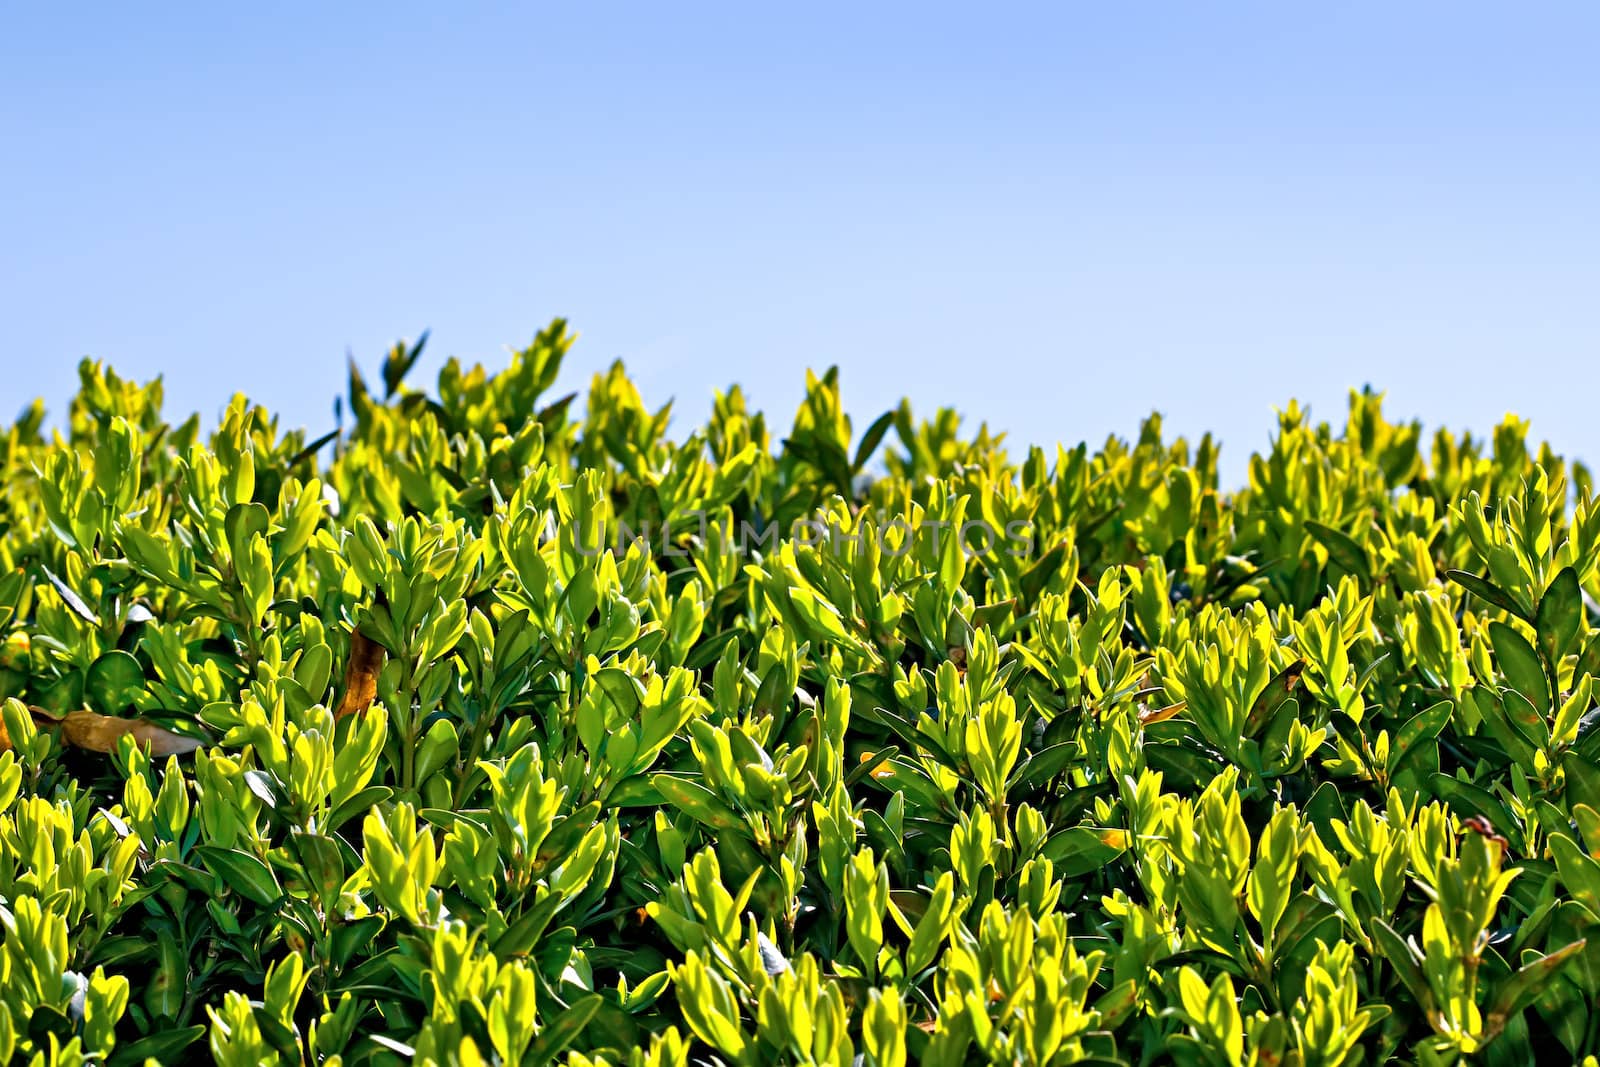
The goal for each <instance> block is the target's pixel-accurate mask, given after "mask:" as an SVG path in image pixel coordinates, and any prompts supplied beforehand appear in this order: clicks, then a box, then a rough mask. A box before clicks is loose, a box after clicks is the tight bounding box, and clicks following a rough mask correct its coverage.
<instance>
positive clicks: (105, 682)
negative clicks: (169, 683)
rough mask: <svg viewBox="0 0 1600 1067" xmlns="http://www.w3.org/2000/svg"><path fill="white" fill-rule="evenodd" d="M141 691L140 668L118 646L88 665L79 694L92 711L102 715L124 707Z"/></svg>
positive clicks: (142, 685) (131, 702)
mask: <svg viewBox="0 0 1600 1067" xmlns="http://www.w3.org/2000/svg"><path fill="white" fill-rule="evenodd" d="M144 691H145V679H144V668H143V667H142V666H140V664H139V661H138V660H136V659H134V658H133V657H132V656H130V655H129V654H128V653H126V652H123V651H122V650H121V649H112V650H111V651H110V652H107V653H105V654H104V655H102V656H101V657H100V658H99V659H97V660H95V661H94V662H93V663H91V664H89V669H88V671H86V672H85V673H84V676H83V695H84V697H85V698H86V699H87V700H88V701H89V703H90V705H91V706H92V707H93V708H94V710H95V711H98V712H101V713H103V714H106V715H115V714H116V713H118V712H120V711H123V710H125V709H127V708H128V707H129V706H130V705H132V704H133V703H135V698H136V697H137V696H139V695H140V694H141V693H143V692H144Z"/></svg>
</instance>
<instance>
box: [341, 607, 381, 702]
mask: <svg viewBox="0 0 1600 1067" xmlns="http://www.w3.org/2000/svg"><path fill="white" fill-rule="evenodd" d="M384 656H385V652H384V650H383V646H382V645H380V644H378V642H376V641H374V640H372V639H371V638H369V637H367V635H366V634H364V633H362V632H361V628H360V627H359V626H358V627H356V628H355V629H354V630H352V631H350V659H349V660H348V661H347V662H346V663H345V665H344V696H343V697H341V698H340V700H339V710H338V711H336V712H334V718H336V719H342V718H344V717H345V716H346V715H359V714H361V713H362V712H364V711H366V710H367V709H368V708H370V707H371V706H372V702H373V700H375V699H377V696H378V672H379V671H381V670H383V661H384Z"/></svg>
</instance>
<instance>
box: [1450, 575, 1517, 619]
mask: <svg viewBox="0 0 1600 1067" xmlns="http://www.w3.org/2000/svg"><path fill="white" fill-rule="evenodd" d="M1444 576H1445V577H1446V578H1448V579H1450V580H1451V581H1452V582H1455V583H1456V584H1457V585H1459V586H1461V587H1462V588H1463V589H1465V590H1466V591H1467V592H1469V593H1471V594H1473V595H1474V596H1476V597H1478V598H1479V599H1480V600H1483V601H1485V602H1487V603H1489V604H1492V605H1494V606H1495V607H1497V608H1499V609H1500V610H1501V611H1504V612H1506V613H1507V614H1508V615H1514V616H1516V617H1517V618H1519V619H1521V620H1522V621H1523V622H1526V623H1530V624H1531V623H1532V622H1533V619H1531V618H1529V616H1528V613H1527V612H1526V611H1524V610H1523V609H1522V608H1521V607H1519V606H1518V604H1517V602H1516V601H1515V600H1513V599H1511V596H1510V595H1509V594H1508V593H1506V592H1505V591H1504V590H1503V589H1501V588H1500V587H1499V586H1498V585H1495V584H1494V583H1493V582H1491V581H1488V580H1487V579H1484V578H1479V577H1478V576H1477V575H1476V574H1472V573H1469V572H1467V571H1445V572H1444Z"/></svg>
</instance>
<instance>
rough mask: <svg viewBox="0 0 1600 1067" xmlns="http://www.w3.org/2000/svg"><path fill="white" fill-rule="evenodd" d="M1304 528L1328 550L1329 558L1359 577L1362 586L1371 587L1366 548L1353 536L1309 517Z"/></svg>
mask: <svg viewBox="0 0 1600 1067" xmlns="http://www.w3.org/2000/svg"><path fill="white" fill-rule="evenodd" d="M1305 528H1306V533H1308V534H1310V535H1311V536H1312V537H1314V538H1316V540H1317V543H1318V544H1320V545H1322V547H1323V548H1325V549H1327V550H1328V558H1329V559H1331V560H1333V562H1335V563H1337V564H1338V565H1339V566H1340V567H1343V568H1344V569H1345V570H1346V571H1348V572H1349V573H1351V574H1353V575H1355V576H1356V577H1357V578H1360V579H1361V585H1362V587H1363V588H1366V589H1370V588H1371V587H1372V568H1371V566H1370V565H1369V564H1368V562H1367V550H1366V549H1364V548H1362V547H1361V546H1360V545H1359V544H1357V543H1356V541H1355V539H1354V538H1353V537H1351V536H1350V535H1349V534H1347V533H1345V532H1343V531H1342V530H1335V529H1334V528H1333V527H1332V526H1324V525H1323V524H1322V523H1320V522H1313V521H1312V520H1310V519H1307V520H1306V522H1305Z"/></svg>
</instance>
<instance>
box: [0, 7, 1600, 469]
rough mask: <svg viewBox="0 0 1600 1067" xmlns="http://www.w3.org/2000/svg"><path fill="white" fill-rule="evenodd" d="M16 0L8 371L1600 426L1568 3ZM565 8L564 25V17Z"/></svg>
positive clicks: (1554, 429)
mask: <svg viewBox="0 0 1600 1067" xmlns="http://www.w3.org/2000/svg"><path fill="white" fill-rule="evenodd" d="M29 6H30V7H32V8H33V10H31V11H29V10H25V9H24V8H23V7H22V6H21V5H18V6H14V7H8V8H7V9H6V10H5V12H4V13H3V14H0V144H3V145H4V148H3V150H0V323H3V332H4V338H3V345H4V349H3V351H4V355H3V356H0V364H3V367H4V374H3V375H0V406H3V407H4V408H5V409H7V415H9V414H10V411H12V410H15V409H16V408H18V407H20V406H21V405H22V404H23V403H24V402H26V401H27V400H28V399H30V398H32V397H33V396H35V395H43V396H45V397H46V398H47V400H49V401H50V402H51V404H52V405H53V406H54V407H55V409H56V410H60V409H61V407H62V406H63V404H64V401H65V398H66V397H67V395H68V394H69V393H70V391H71V389H72V383H73V380H74V374H75V372H74V368H75V366H76V363H77V360H78V359H79V358H80V357H82V356H83V355H86V354H88V355H93V356H95V357H96V358H103V359H106V360H108V361H110V362H111V363H112V364H113V365H114V366H116V367H117V368H118V369H119V370H121V371H123V372H124V373H128V374H135V375H139V376H149V375H153V374H155V373H158V372H165V373H166V375H167V379H168V386H169V396H170V397H171V401H172V404H173V406H174V407H175V408H176V409H180V410H182V411H189V410H196V409H198V410H200V411H202V412H203V413H206V414H207V415H208V416H212V415H214V413H215V412H216V411H217V410H218V408H219V407H220V406H221V405H222V404H223V403H224V402H225V401H226V399H227V397H228V396H229V395H230V394H231V393H233V392H234V391H243V392H245V393H247V394H249V395H250V396H251V397H252V398H254V399H257V400H260V401H263V402H266V403H268V404H270V405H272V406H273V407H275V408H279V409H282V410H283V411H284V412H285V414H286V415H287V416H288V417H289V418H290V419H291V420H293V421H294V422H296V423H308V424H311V425H312V427H313V428H314V429H322V428H324V427H326V426H328V424H329V421H330V416H329V414H328V412H329V407H330V402H331V399H332V397H333V396H334V395H335V394H336V393H338V392H339V391H340V390H341V389H342V388H343V381H344V357H345V352H346V350H347V348H348V349H350V350H352V351H353V352H354V353H355V354H356V355H357V357H358V358H359V359H360V360H361V361H362V362H363V364H364V366H366V367H367V368H369V371H370V370H371V369H373V368H375V367H376V364H377V361H378V359H379V356H380V354H381V352H382V351H383V349H384V348H386V347H387V346H388V344H389V343H391V342H392V341H393V340H395V339H397V338H399V337H402V336H414V335H415V334H417V333H419V332H420V331H421V330H423V329H424V328H431V329H432V331H433V342H432V344H431V345H430V351H431V353H432V355H433V358H432V359H431V360H430V361H428V363H427V364H426V365H425V367H424V368H423V369H424V370H426V371H429V372H431V371H433V370H434V369H435V368H436V367H437V364H438V362H439V361H440V360H442V359H443V358H444V357H445V356H446V355H450V354H455V355H460V356H463V357H467V358H469V359H472V360H482V361H484V362H486V363H488V364H489V365H490V366H494V365H497V364H499V363H501V362H502V361H503V360H504V347H503V346H505V345H508V344H514V343H521V342H525V341H526V340H527V339H528V338H529V337H531V335H532V334H533V333H534V331H535V330H536V329H538V328H539V327H540V326H541V325H543V324H544V323H545V322H546V321H548V320H549V319H550V318H551V317H553V316H556V315H565V316H567V317H568V318H570V319H571V320H572V321H573V323H574V325H575V327H576V328H577V329H578V330H579V332H580V334H581V338H580V340H579V342H578V346H577V348H576V349H575V352H574V357H575V358H574V360H573V362H572V363H571V364H570V365H569V370H568V373H567V376H566V384H567V385H568V387H570V388H580V387H583V386H585V385H586V384H587V381H588V376H589V374H590V373H592V372H593V370H595V369H597V368H600V367H603V366H604V365H606V364H608V363H609V362H610V361H611V360H612V359H614V358H617V357H619V356H620V357H622V358H623V359H625V360H626V361H627V363H628V364H629V366H630V367H631V368H632V370H633V372H634V373H635V375H636V376H637V379H638V381H639V382H640V385H641V388H642V389H643V390H644V392H645V396H646V400H647V401H650V402H654V403H659V402H664V401H665V400H667V399H669V398H672V397H676V399H677V402H678V407H677V410H678V411H679V412H680V417H679V420H678V426H679V429H680V432H681V431H682V429H683V426H684V422H685V420H686V419H690V418H694V419H698V418H699V417H701V416H703V415H704V413H705V411H706V410H707V408H708V404H709V398H710V395H711V391H712V390H713V389H714V388H717V387H722V386H725V385H727V384H728V383H729V382H731V381H735V380H738V381H742V382H743V383H745V385H746V387H747V389H748V390H749V391H750V392H751V393H752V394H753V396H754V399H755V400H756V401H757V402H758V403H760V404H761V405H762V406H764V407H766V408H768V409H771V410H774V411H775V412H776V413H777V415H778V422H779V424H780V426H785V427H786V426H787V425H788V418H789V416H790V414H791V412H792V410H793V406H794V405H795V403H796V402H797V400H798V398H799V396H800V393H801V389H802V385H803V380H804V370H805V368H806V367H807V366H808V365H809V366H815V367H818V368H819V369H820V368H821V367H824V366H826V365H828V364H830V363H839V364H841V365H842V367H843V369H844V371H843V373H844V386H845V393H846V399H847V401H848V403H849V405H850V407H851V409H852V410H853V411H854V412H856V414H857V427H858V430H859V429H860V428H861V427H864V426H865V423H866V421H867V420H869V419H870V418H871V417H872V416H873V415H875V414H876V413H877V412H878V411H879V410H881V409H883V408H884V407H885V406H887V405H889V404H890V403H892V402H893V400H894V399H895V398H897V397H898V396H900V395H901V394H909V395H910V396H911V397H912V398H913V399H914V401H915V402H917V403H918V404H919V405H920V406H921V407H922V408H923V409H924V410H931V409H932V408H933V407H934V406H935V405H937V404H939V403H951V404H954V405H956V406H957V407H959V408H960V409H961V410H962V411H963V412H964V413H965V414H966V415H967V416H968V417H969V418H970V420H971V424H972V425H973V426H974V427H975V426H976V423H977V422H978V420H988V421H989V422H990V423H991V424H992V425H997V426H1000V427H1003V428H1007V429H1009V430H1010V431H1011V432H1012V436H1013V438H1014V439H1017V440H1020V441H1024V442H1053V441H1055V440H1058V439H1061V440H1066V441H1069V442H1075V441H1077V440H1080V439H1084V438H1088V439H1090V440H1093V441H1098V440H1100V439H1102V438H1103V437H1104V435H1106V434H1107V433H1111V432H1117V433H1122V434H1124V435H1127V434H1131V433H1133V432H1134V430H1135V429H1136V426H1137V421H1138V419H1139V418H1140V417H1141V416H1142V415H1143V414H1145V413H1147V412H1148V411H1150V410H1151V409H1159V410H1161V411H1163V412H1164V413H1166V416H1167V419H1168V425H1169V427H1171V428H1173V429H1176V430H1181V431H1184V432H1189V433H1197V432H1198V431H1200V430H1203V429H1206V428H1212V429H1215V430H1216V431H1218V432H1219V433H1220V435H1221V436H1222V438H1223V440H1224V442H1225V450H1224V457H1225V459H1226V460H1227V461H1228V462H1227V463H1226V465H1225V470H1226V471H1228V472H1229V473H1230V474H1231V475H1232V476H1233V477H1235V478H1237V477H1239V476H1241V475H1242V462H1243V458H1244V456H1245V455H1246V454H1247V453H1248V451H1249V450H1250V449H1251V448H1254V447H1258V446H1260V445H1261V444H1263V443H1264V442H1265V441H1266V439H1267V437H1268V434H1269V433H1270V431H1271V428H1272V425H1273V422H1272V414H1271V409H1272V408H1273V407H1274V406H1277V405H1281V404H1282V403H1284V402H1285V401H1287V400H1288V399H1289V398H1290V397H1291V396H1298V397H1300V398H1301V399H1302V400H1304V401H1308V402H1310V403H1311V404H1312V406H1313V410H1314V411H1315V412H1316V413H1317V414H1319V415H1322V416H1327V417H1334V418H1341V417H1342V413H1343V407H1344V394H1345V390H1346V389H1347V388H1348V387H1350V386H1359V385H1361V384H1362V383H1364V382H1371V383H1373V384H1374V385H1375V386H1377V387H1378V388H1381V389H1386V390H1387V391H1388V393H1389V407H1390V410H1391V412H1392V413H1395V414H1402V415H1420V416H1422V417H1423V418H1424V419H1425V420H1426V421H1428V423H1429V424H1430V426H1431V425H1435V424H1438V423H1441V422H1444V423H1448V424H1450V425H1453V426H1457V427H1465V428H1472V429H1475V430H1478V431H1483V430H1487V429H1488V428H1489V427H1491V426H1492V425H1493V424H1494V423H1495V422H1496V421H1497V420H1498V419H1499V417H1500V416H1501V415H1502V414H1503V413H1504V412H1505V411H1507V410H1508V409H1515V410H1517V411H1518V412H1520V413H1522V414H1524V415H1526V416H1528V417H1531V418H1532V419H1533V423H1534V431H1535V433H1536V434H1538V435H1541V436H1546V437H1548V438H1550V439H1551V440H1552V441H1553V442H1554V443H1555V444H1556V445H1557V447H1558V449H1561V450H1563V451H1566V452H1569V453H1576V454H1578V455H1583V456H1587V457H1588V458H1589V459H1590V460H1591V461H1593V460H1600V429H1597V428H1596V420H1595V419H1594V418H1593V416H1592V415H1591V412H1592V410H1593V408H1594V406H1595V404H1596V397H1595V393H1596V389H1595V386H1596V385H1600V374H1597V373H1596V372H1595V371H1594V370H1593V369H1592V368H1593V367H1594V366H1595V365H1596V363H1597V362H1600V360H1597V357H1600V292H1597V284H1596V283H1597V281H1600V192H1597V190H1600V184H1597V183H1600V73H1597V68H1596V66H1595V48H1596V44H1597V41H1600V8H1597V7H1595V6H1593V5H1584V4H1532V5H1513V4H1504V3H1499V4H1480V3H1460V2H1456V3H1403V4H1393V3H1383V4H1376V3H1354V4H1352V3H1338V4H1334V3H1322V4H1315V5H1313V4H1283V3H1270V4H1220V3H1219V4H1210V3H1206V4H1184V5H1179V4H1169V5H1155V4H1109V3H1094V4H1088V3H1080V4H1050V5H1039V6H1029V5H1024V6H1010V7H993V6H991V5H987V4H985V5H980V4H976V3H969V4H962V5H957V6H942V5H936V4H928V3H920V4H916V5H906V6H889V5H882V4H872V5H867V4H863V5H840V6H830V5H824V4H821V3H808V4H794V5H783V6H782V10H779V6H778V5H758V4H751V3H743V4H737V5H728V6H721V7H712V6H708V5H704V4H667V5H653V6H652V7H649V8H646V7H642V6H640V7H631V6H628V5H621V4H608V5H589V7H591V8H592V10H593V11H594V12H596V13H595V14H580V13H576V9H577V8H578V7H579V6H580V5H562V6H561V7H560V8H557V7H554V6H549V7H535V6H533V5H524V6H519V7H517V8H515V9H512V8H509V7H508V8H502V9H499V10H490V8H489V6H488V5H467V4H460V5H458V4H440V3H433V4H426V5H398V6H396V5H385V6H383V7H378V6H370V7H369V6H363V5H356V4H334V5H315V6H313V5H305V6H299V5H295V6H288V5H271V6H270V7H269V6H267V5H234V4H206V5H198V4H195V5H184V4H166V5H132V4H117V5H111V4H105V5H94V4H70V5H59V4H58V5H43V4H41V5H29ZM602 11H603V12H605V14H600V13H599V12H602Z"/></svg>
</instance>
